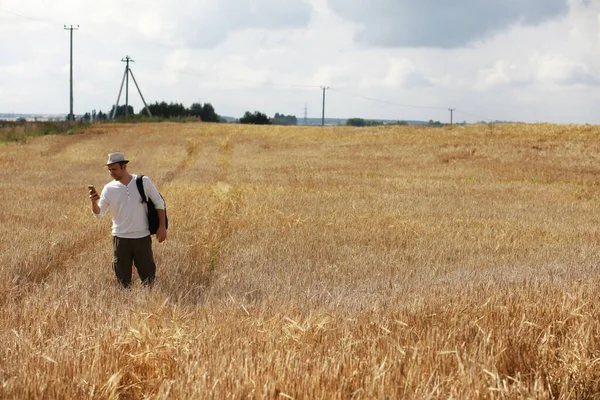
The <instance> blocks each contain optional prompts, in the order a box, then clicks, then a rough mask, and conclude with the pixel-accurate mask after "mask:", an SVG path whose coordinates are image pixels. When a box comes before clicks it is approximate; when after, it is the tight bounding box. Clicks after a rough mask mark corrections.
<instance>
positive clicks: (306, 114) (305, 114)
mask: <svg viewBox="0 0 600 400" xmlns="http://www.w3.org/2000/svg"><path fill="white" fill-rule="evenodd" d="M304 125H308V106H307V105H306V103H304Z"/></svg>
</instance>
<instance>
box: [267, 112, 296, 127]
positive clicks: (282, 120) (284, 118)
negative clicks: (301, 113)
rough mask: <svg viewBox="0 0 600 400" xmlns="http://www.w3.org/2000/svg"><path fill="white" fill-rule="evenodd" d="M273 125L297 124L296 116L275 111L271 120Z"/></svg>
mask: <svg viewBox="0 0 600 400" xmlns="http://www.w3.org/2000/svg"><path fill="white" fill-rule="evenodd" d="M271 124H273V125H298V118H296V116H295V115H284V114H279V113H275V116H274V117H273V119H272V120H271Z"/></svg>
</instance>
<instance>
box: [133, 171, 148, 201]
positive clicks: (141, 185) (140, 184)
mask: <svg viewBox="0 0 600 400" xmlns="http://www.w3.org/2000/svg"><path fill="white" fill-rule="evenodd" d="M143 178H144V175H138V176H137V178H135V183H136V185H137V188H138V191H139V192H140V196H142V203H147V202H148V199H147V198H146V192H145V191H144V183H143V182H142V179H143Z"/></svg>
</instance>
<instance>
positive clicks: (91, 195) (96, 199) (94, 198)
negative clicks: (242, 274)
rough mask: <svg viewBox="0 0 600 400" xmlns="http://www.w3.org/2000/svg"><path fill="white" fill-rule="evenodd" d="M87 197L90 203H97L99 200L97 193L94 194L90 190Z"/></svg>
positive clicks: (93, 191)
mask: <svg viewBox="0 0 600 400" xmlns="http://www.w3.org/2000/svg"><path fill="white" fill-rule="evenodd" d="M89 195H90V200H91V201H92V203H97V202H98V200H100V195H98V192H96V191H95V190H90V191H89Z"/></svg>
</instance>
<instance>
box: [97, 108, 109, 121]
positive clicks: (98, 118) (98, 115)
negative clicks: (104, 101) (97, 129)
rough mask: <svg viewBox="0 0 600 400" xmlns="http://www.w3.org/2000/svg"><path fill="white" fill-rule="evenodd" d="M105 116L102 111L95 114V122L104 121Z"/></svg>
mask: <svg viewBox="0 0 600 400" xmlns="http://www.w3.org/2000/svg"><path fill="white" fill-rule="evenodd" d="M106 118H107V116H106V114H104V113H103V112H102V110H100V111H98V114H96V121H106Z"/></svg>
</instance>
